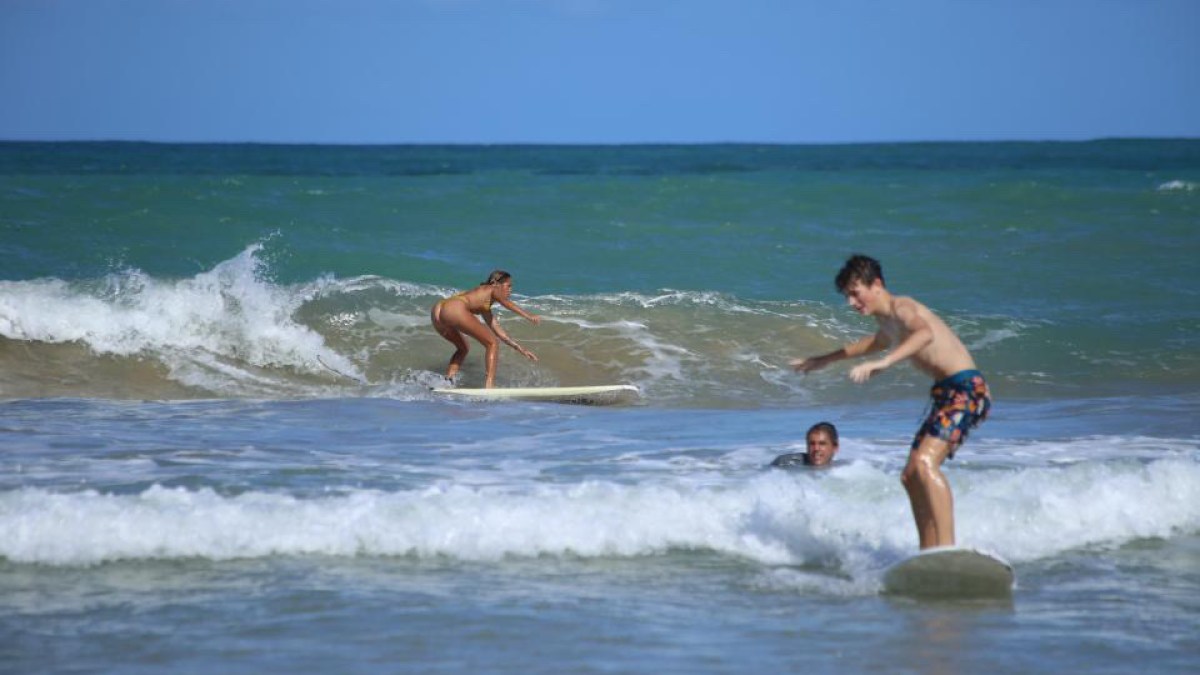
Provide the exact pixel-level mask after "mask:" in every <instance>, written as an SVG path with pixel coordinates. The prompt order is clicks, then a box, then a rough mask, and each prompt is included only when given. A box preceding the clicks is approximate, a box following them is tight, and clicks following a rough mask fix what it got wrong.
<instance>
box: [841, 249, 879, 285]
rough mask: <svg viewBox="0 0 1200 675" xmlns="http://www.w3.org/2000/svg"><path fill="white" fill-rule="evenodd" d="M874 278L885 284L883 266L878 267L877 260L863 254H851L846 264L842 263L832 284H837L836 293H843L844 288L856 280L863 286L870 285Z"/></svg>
mask: <svg viewBox="0 0 1200 675" xmlns="http://www.w3.org/2000/svg"><path fill="white" fill-rule="evenodd" d="M876 279H878V280H879V282H880V283H882V284H883V285H884V286H886V285H887V283H886V282H884V280H883V268H882V267H880V265H879V261H878V260H876V259H874V258H871V257H869V256H865V255H852V256H850V259H849V260H847V261H846V264H845V265H842V270H841V271H840V272H838V275H837V279H835V280H834V284H836V285H837V289H838V293H845V292H846V289H847V288H850V285H851V284H853V283H854V282H856V281H859V282H862V285H864V286H870V285H871V284H872V283H874V282H875V280H876Z"/></svg>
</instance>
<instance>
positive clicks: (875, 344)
mask: <svg viewBox="0 0 1200 675" xmlns="http://www.w3.org/2000/svg"><path fill="white" fill-rule="evenodd" d="M887 344H888V343H887V337H886V336H885V335H884V334H883V333H875V334H874V335H868V336H866V337H864V338H863V339H861V340H858V341H857V342H852V343H850V344H848V345H846V346H844V347H842V348H840V349H835V350H834V351H832V352H829V353H828V354H822V355H820V356H810V357H807V358H803V359H792V361H791V366H792V369H793V370H795V371H796V372H798V373H807V372H811V371H814V370H817V369H820V368H824V367H825V366H827V365H829V364H831V363H834V362H836V361H841V360H843V359H852V358H855V357H857V356H862V355H863V354H870V353H871V352H877V351H881V350H883V349H886V348H887Z"/></svg>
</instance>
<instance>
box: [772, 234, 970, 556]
mask: <svg viewBox="0 0 1200 675" xmlns="http://www.w3.org/2000/svg"><path fill="white" fill-rule="evenodd" d="M836 284H837V288H838V291H840V292H841V293H842V294H843V295H845V296H846V301H847V302H848V303H849V304H850V306H851V307H853V308H854V309H855V311H857V312H858V313H860V314H862V315H863V316H871V317H874V318H875V322H876V323H877V324H878V326H879V330H878V331H877V332H876V333H875V334H874V335H870V336H867V337H865V338H863V339H861V340H859V341H857V342H854V343H851V344H848V345H846V346H844V347H842V348H841V349H838V350H837V351H833V352H830V353H828V354H823V355H821V356H816V357H810V358H805V359H796V360H794V361H792V367H793V368H795V369H796V370H797V371H799V372H804V373H807V372H809V371H812V370H816V369H818V368H823V367H825V366H827V365H829V364H830V363H833V362H834V361H841V360H842V359H849V358H855V357H858V356H864V355H866V354H871V353H874V352H880V351H883V350H885V349H888V348H889V347H890V348H891V352H890V353H888V354H887V355H886V356H884V357H882V358H879V359H876V360H873V361H867V362H865V363H861V364H859V365H857V366H855V367H854V368H853V369H852V370H851V371H850V379H852V380H854V381H855V382H858V383H862V382H866V381H867V380H868V379H870V378H871V376H872V375H874V374H875V373H877V372H879V371H882V370H886V369H887V368H890V367H891V366H892V365H894V364H896V363H898V362H900V361H903V360H905V359H912V363H913V365H914V366H915V367H916V368H917V370H920V371H921V372H923V373H925V374H926V375H929V376H930V377H932V378H933V381H934V385H933V389H932V390H931V391H930V396H931V397H932V399H933V402H932V404H931V406H930V413H929V417H928V418H927V419H926V420H925V421H924V423H922V424H921V428H920V429H918V430H917V434H916V437H915V438H913V442H912V446H911V448H910V450H909V454H908V464H907V465H906V466H905V467H904V472H903V473H902V474H901V476H900V481H901V482H902V483H903V484H904V489H905V490H906V491H907V492H908V499H909V502H910V503H911V504H912V510H913V518H914V519H915V520H916V523H917V534H918V535H919V537H920V541H921V548H922V549H926V548H932V547H934V546H952V545H953V544H954V497H953V495H952V494H951V493H950V485H949V483H947V482H946V477H945V476H944V475H942V469H941V466H942V462H943V461H945V460H946V458H948V457H954V452H955V451H956V450H957V449H958V446H960V445H962V443H963V441H965V440H966V438H967V433H968V432H969V431H970V430H971V429H972V428H973V427H975V426H976V425H978V424H979V423H980V422H983V420H984V419H985V418H986V417H987V414H988V410H989V409H990V408H991V405H992V400H991V396H990V394H989V392H988V387H987V383H986V382H984V380H983V374H982V373H980V372H979V371H978V370H976V368H975V360H974V359H972V358H971V354H970V352H968V351H967V348H966V347H965V346H963V343H962V341H961V340H959V339H958V336H957V335H955V334H954V331H952V330H950V327H949V326H947V325H946V324H945V323H944V322H943V321H942V320H941V319H940V318H938V316H937V315H936V314H934V313H933V312H932V311H930V310H929V308H928V307H926V306H925V305H922V304H921V303H919V302H917V301H916V300H914V299H912V298H909V297H904V296H896V295H892V294H891V293H890V292H889V291H888V290H887V288H886V287H885V286H884V282H883V270H882V268H881V267H880V265H879V262H878V261H876V260H875V259H873V258H869V257H867V256H864V255H856V256H853V257H851V258H850V259H849V260H847V261H846V264H845V265H844V266H843V267H842V269H841V271H840V272H838V275H837V280H836Z"/></svg>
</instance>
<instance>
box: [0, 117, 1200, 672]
mask: <svg viewBox="0 0 1200 675" xmlns="http://www.w3.org/2000/svg"><path fill="white" fill-rule="evenodd" d="M859 252H861V253H867V254H870V255H873V256H875V257H877V258H879V259H880V260H881V261H882V263H883V266H884V272H885V275H886V278H887V281H888V285H889V286H890V287H891V288H892V290H893V291H895V292H897V293H901V294H912V295H914V296H916V297H917V298H919V299H921V300H923V301H924V302H925V303H926V304H928V305H929V306H930V307H932V308H933V309H934V310H935V311H938V312H939V313H940V314H941V315H942V316H943V317H944V318H945V319H946V320H947V322H948V323H949V324H950V325H951V326H952V327H953V328H954V329H955V330H957V331H958V332H959V333H960V335H961V336H962V337H963V339H964V342H965V343H966V344H967V345H968V347H969V348H971V350H972V352H973V354H974V355H975V357H976V360H977V362H978V363H979V365H980V367H981V369H982V370H983V371H984V372H985V374H986V375H987V376H988V378H989V381H990V382H991V385H992V389H993V393H994V394H995V396H996V407H995V409H994V412H993V416H992V418H991V419H989V420H988V422H987V423H986V424H985V425H984V426H983V427H981V428H980V429H979V430H978V431H977V432H976V434H975V435H973V436H972V438H971V440H970V441H969V442H968V444H967V446H965V447H964V449H963V450H962V451H961V452H960V454H959V455H958V457H957V458H956V459H955V460H953V461H952V462H950V463H949V464H948V466H947V475H948V477H949V479H950V481H951V484H952V486H953V488H954V490H955V497H956V513H957V516H958V535H959V540H960V541H961V542H962V543H964V544H968V545H975V546H979V547H982V548H986V549H989V550H991V551H994V552H996V553H998V554H1000V555H1002V556H1004V557H1005V558H1007V559H1009V560H1010V561H1011V562H1012V563H1013V564H1014V567H1015V569H1016V572H1017V577H1018V588H1017V590H1016V593H1015V595H1014V598H1013V602H1012V603H1011V604H1009V603H1005V604H1002V605H995V604H970V603H947V604H937V603H916V602H911V601H904V600H899V599H895V598H890V597H888V596H883V595H880V593H879V578H880V573H881V571H882V569H883V568H884V567H886V566H887V565H888V564H890V563H892V562H894V561H896V560H898V559H900V558H902V557H904V556H905V555H907V554H909V553H911V552H913V550H915V547H916V535H915V531H914V528H913V526H912V523H911V517H910V515H909V508H908V504H907V499H906V498H905V496H904V494H903V490H902V488H901V486H900V484H899V481H898V475H899V470H900V467H901V466H902V465H903V461H904V459H905V451H906V448H907V444H908V441H909V439H910V438H911V434H912V433H913V431H914V430H915V428H916V425H917V422H918V421H919V419H920V417H921V413H922V410H923V406H924V404H925V396H926V391H927V389H928V384H929V383H928V382H926V381H925V380H923V379H922V377H921V376H920V375H919V374H918V373H916V372H915V371H913V370H912V369H910V368H907V367H897V368H894V369H893V370H892V371H890V372H887V373H885V374H882V375H880V376H878V377H877V378H876V379H875V380H873V381H871V382H870V383H867V384H866V385H854V384H852V383H850V382H849V380H848V378H847V376H846V375H847V371H848V366H847V365H846V364H839V365H837V366H833V367H830V368H829V369H827V370H825V371H821V372H818V373H812V374H809V375H806V376H798V375H796V374H793V373H792V372H790V370H789V369H788V368H787V365H786V364H787V361H788V360H789V359H790V358H793V357H797V356H803V355H808V354H812V353H816V352H820V351H825V350H828V349H831V348H832V347H834V346H836V345H837V344H839V343H841V342H843V341H847V340H851V339H854V338H856V337H857V336H860V335H862V334H864V333H865V332H866V331H869V330H871V323H870V322H869V320H864V319H863V318H861V317H858V316H856V315H854V314H853V313H852V312H850V311H849V310H848V309H847V308H846V307H845V306H844V304H843V302H842V300H841V298H840V296H839V295H838V294H837V293H836V291H835V290H834V287H833V282H832V278H833V276H834V274H835V273H836V271H837V269H838V268H839V267H840V265H841V263H842V261H843V260H844V259H845V257H847V256H848V255H850V254H852V253H859ZM1198 254H1200V141H1194V140H1112V141H1097V142H1091V143H946V144H937V143H931V144H898V145H846V146H746V145H711V146H596V147H586V146H580V147H537V146H532V147H530V146H446V147H436V146H414V147H327V146H311V147H310V146H261V145H211V146H208V145H156V144H135V143H67V144H54V143H0V401H3V402H2V403H0V438H3V443H4V454H5V461H4V462H3V463H2V464H0V663H6V664H9V665H8V666H5V667H10V668H11V669H12V670H13V671H15V672H34V671H77V670H83V671H104V672H136V671H158V670H164V669H165V670H172V671H175V672H191V671H201V670H203V671H205V672H208V671H209V670H211V669H214V668H217V669H221V670H224V671H230V672H263V671H268V670H295V671H308V672H327V671H338V672H359V671H361V672H368V671H370V672H375V671H378V670H385V671H386V670H395V671H401V670H410V671H413V672H478V671H483V672H564V671H571V672H575V671H578V672H651V671H658V672H679V673H693V672H748V671H757V670H766V669H784V670H787V671H809V670H812V671H816V672H831V671H838V672H843V671H868V670H871V671H873V670H879V669H885V670H893V671H900V672H929V671H942V672H984V671H986V672H1005V671H1007V672H1029V671H1041V672H1049V671H1054V672H1059V671H1062V670H1088V671H1092V672H1128V671H1134V670H1139V671H1140V670H1144V669H1145V668H1147V667H1150V668H1151V669H1152V670H1154V671H1156V672H1185V671H1188V670H1190V669H1191V668H1194V666H1195V663H1196V658H1197V655H1198V654H1200V641H1198V640H1197V638H1196V636H1197V635H1198V634H1200V600H1198V598H1200V421H1198V417H1200V416H1198V415H1197V413H1198V412H1200V339H1198V338H1197V330H1198V329H1200V291H1197V289H1196V286H1195V281H1194V280H1195V278H1196V276H1197V274H1196V273H1197V272H1198V271H1200V263H1197V255H1198ZM495 268H503V269H506V270H508V271H510V272H512V274H513V275H514V280H515V295H516V297H515V299H516V300H517V302H518V303H519V304H521V305H522V306H523V307H525V308H526V309H529V310H531V311H533V312H535V313H537V314H539V315H541V316H542V317H543V322H542V323H541V325H540V326H533V325H530V324H528V323H525V322H523V321H521V320H520V319H519V317H514V316H512V315H510V314H508V313H505V312H502V313H501V320H502V322H503V324H504V325H505V327H506V328H507V330H508V331H509V332H510V333H511V334H512V335H513V336H514V337H516V338H517V339H518V340H520V341H521V342H522V343H523V344H525V345H526V346H528V347H529V348H530V349H532V350H533V351H534V352H536V353H537V354H538V355H539V357H540V361H539V362H538V363H536V364H534V363H531V362H528V361H525V360H524V359H521V358H520V357H519V356H518V355H516V354H515V353H514V352H512V351H511V350H505V351H504V352H502V354H501V366H500V374H499V377H498V382H499V384H500V385H502V386H519V385H547V386H548V385H556V384H563V385H571V384H594V383H618V382H619V383H632V384H636V385H638V386H639V387H640V388H641V389H642V392H643V398H642V400H641V401H640V402H639V403H638V404H636V405H633V406H629V407H620V408H602V409H589V408H580V407H574V406H553V405H545V404H509V405H467V404H459V403H453V402H447V401H444V400H439V399H435V398H434V397H433V396H432V395H431V394H430V391H429V390H430V387H433V386H439V385H441V384H442V379H441V377H440V375H439V373H440V371H441V370H442V369H443V368H444V366H445V362H446V360H447V359H448V358H449V355H450V352H451V351H452V349H451V347H450V345H449V344H448V343H446V342H444V341H443V340H441V339H440V338H438V337H437V336H436V335H435V334H434V333H433V331H432V329H431V328H430V327H429V325H428V309H429V306H430V305H431V304H432V303H433V302H434V301H436V300H437V299H438V298H440V297H444V296H446V295H448V294H450V293H452V292H454V291H455V290H459V289H464V288H468V287H470V286H472V285H474V284H475V283H478V282H479V281H481V280H482V279H483V278H484V277H486V276H487V274H488V272H490V271H491V270H492V269H495ZM481 360H482V350H480V349H475V350H474V351H473V352H472V354H471V355H470V357H469V358H468V364H467V367H466V369H465V370H464V373H463V378H462V383H463V384H467V385H470V384H476V383H479V382H481V380H482V376H483V373H482V364H481ZM335 371H336V372H335ZM823 419H828V420H831V421H833V422H835V423H836V424H837V425H838V426H839V428H840V429H841V431H842V434H843V445H842V450H841V453H840V455H839V465H838V466H836V467H835V468H834V469H832V470H828V471H821V472H803V471H799V472H787V471H779V470H767V469H765V468H764V467H765V466H766V465H767V464H768V463H769V462H770V460H771V458H773V457H774V456H775V455H777V454H780V453H782V452H790V451H794V450H796V449H797V448H798V447H799V446H800V445H801V444H802V442H803V438H802V436H803V432H804V429H806V428H807V427H808V426H809V425H810V424H812V423H813V422H816V421H820V420H823Z"/></svg>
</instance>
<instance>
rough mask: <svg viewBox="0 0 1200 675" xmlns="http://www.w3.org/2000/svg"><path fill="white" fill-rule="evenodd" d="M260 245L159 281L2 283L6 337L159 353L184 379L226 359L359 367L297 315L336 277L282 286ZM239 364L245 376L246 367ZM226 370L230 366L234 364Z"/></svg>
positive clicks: (126, 274)
mask: <svg viewBox="0 0 1200 675" xmlns="http://www.w3.org/2000/svg"><path fill="white" fill-rule="evenodd" d="M261 249H262V244H257V243H256V244H253V245H251V246H249V247H247V248H246V249H245V250H244V251H242V252H241V253H240V254H239V255H237V256H235V257H234V258H232V259H230V260H227V261H225V262H222V263H220V264H218V265H217V266H216V267H214V268H213V269H212V270H210V271H208V272H203V273H201V274H198V275H196V276H195V277H192V278H189V279H182V280H160V279H155V278H152V277H150V276H148V275H146V274H145V273H143V272H141V271H139V270H126V271H123V272H120V273H114V274H111V275H109V276H108V277H106V278H105V279H104V280H103V284H102V285H101V286H100V287H99V288H82V287H78V286H74V285H71V284H68V283H67V282H64V281H62V280H58V279H41V280H34V281H20V282H0V335H4V336H5V337H7V338H10V339H14V340H27V341H37V342H46V343H67V342H77V343H81V344H85V345H87V346H88V347H89V348H90V349H91V350H92V351H93V352H95V353H97V354H103V355H114V356H153V357H157V358H161V359H162V360H163V361H164V363H166V364H167V366H168V367H169V368H170V369H171V370H172V372H173V374H174V376H177V377H178V378H179V379H181V380H184V379H189V378H191V379H205V378H204V377H197V376H196V375H195V373H196V372H197V367H198V368H199V369H200V370H202V371H208V372H211V371H214V370H219V369H222V368H227V367H229V366H228V364H226V365H225V366H221V365H220V364H219V363H218V360H221V359H224V360H227V361H230V362H237V363H241V364H246V365H249V366H252V367H258V368H274V367H292V368H298V369H301V370H305V371H309V372H322V366H321V365H320V363H319V359H324V360H325V361H326V362H327V363H329V364H330V365H332V366H333V367H335V368H338V369H339V370H343V371H346V372H350V373H354V374H357V369H356V367H355V365H354V364H353V363H352V362H350V361H349V360H347V359H345V358H344V357H342V356H340V355H338V354H336V353H334V352H332V351H331V350H329V349H327V348H326V346H325V343H324V339H323V338H322V337H321V336H320V335H319V334H318V333H316V332H314V331H312V330H311V329H309V328H307V327H305V326H302V325H300V324H298V323H297V322H296V321H294V320H293V318H292V315H293V313H294V312H295V311H296V309H297V308H298V307H300V306H301V305H302V304H303V303H304V302H306V301H308V300H310V299H311V298H312V297H313V296H315V295H319V294H321V293H323V292H325V290H326V288H327V287H328V286H329V285H331V284H333V283H334V282H332V281H331V280H328V279H322V280H318V281H316V282H313V283H312V284H309V285H307V286H305V287H301V288H284V287H280V286H276V285H273V284H271V283H269V282H267V281H264V280H262V279H261V278H260V276H261V275H260V272H261V263H260V261H259V260H258V257H257V256H258V254H259V252H260V251H261ZM239 372H240V373H241V375H242V376H243V377H246V373H247V371H246V370H245V369H244V368H242V369H239ZM227 374H229V373H228V371H227Z"/></svg>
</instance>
